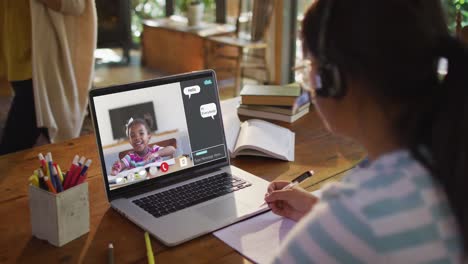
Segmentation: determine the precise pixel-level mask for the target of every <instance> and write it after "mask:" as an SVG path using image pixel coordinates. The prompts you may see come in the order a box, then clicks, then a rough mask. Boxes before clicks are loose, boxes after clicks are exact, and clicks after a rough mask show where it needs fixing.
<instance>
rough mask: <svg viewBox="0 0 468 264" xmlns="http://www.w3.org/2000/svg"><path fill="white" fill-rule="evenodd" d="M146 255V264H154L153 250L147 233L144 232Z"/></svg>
mask: <svg viewBox="0 0 468 264" xmlns="http://www.w3.org/2000/svg"><path fill="white" fill-rule="evenodd" d="M145 243H146V254H147V255H148V263H149V264H154V255H153V248H152V247H151V240H150V237H149V234H148V232H145Z"/></svg>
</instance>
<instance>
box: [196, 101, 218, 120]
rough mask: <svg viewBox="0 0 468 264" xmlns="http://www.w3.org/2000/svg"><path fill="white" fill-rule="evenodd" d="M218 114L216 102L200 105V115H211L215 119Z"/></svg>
mask: <svg viewBox="0 0 468 264" xmlns="http://www.w3.org/2000/svg"><path fill="white" fill-rule="evenodd" d="M217 114H218V109H217V108H216V104H215V103H209V104H204V105H202V106H200V115H201V117H203V118H207V117H211V118H212V119H214V116H215V115H217Z"/></svg>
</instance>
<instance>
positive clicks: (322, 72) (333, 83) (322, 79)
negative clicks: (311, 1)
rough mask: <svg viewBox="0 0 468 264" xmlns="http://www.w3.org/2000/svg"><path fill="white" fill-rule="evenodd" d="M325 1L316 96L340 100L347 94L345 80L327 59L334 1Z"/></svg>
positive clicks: (320, 36) (319, 46)
mask: <svg viewBox="0 0 468 264" xmlns="http://www.w3.org/2000/svg"><path fill="white" fill-rule="evenodd" d="M321 1H325V9H324V14H323V16H322V21H321V22H322V23H321V30H320V33H319V43H318V55H319V56H318V62H319V65H318V69H317V73H318V75H317V80H316V85H317V86H316V90H315V92H316V95H318V96H321V97H335V98H339V97H341V96H343V95H344V94H345V92H346V89H345V84H344V79H343V76H342V74H341V71H340V69H339V68H338V66H337V65H336V64H334V63H332V62H331V61H330V60H328V59H327V56H326V50H325V48H326V38H327V27H328V23H329V20H330V12H331V9H332V7H333V1H334V0H321Z"/></svg>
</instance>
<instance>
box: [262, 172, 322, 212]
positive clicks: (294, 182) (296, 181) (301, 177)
mask: <svg viewBox="0 0 468 264" xmlns="http://www.w3.org/2000/svg"><path fill="white" fill-rule="evenodd" d="M313 175H314V171H313V170H310V171H306V172H304V173H303V174H301V175H299V176H298V177H296V178H295V179H293V180H292V181H291V182H290V183H289V184H288V185H286V186H284V187H283V188H281V191H282V190H288V189H291V188H293V187H294V186H296V185H298V184H299V183H301V182H303V181H304V180H306V179H307V178H309V177H312V176H313ZM277 191H278V190H277ZM266 204H267V202H264V203H262V204H261V205H260V207H262V206H264V205H266Z"/></svg>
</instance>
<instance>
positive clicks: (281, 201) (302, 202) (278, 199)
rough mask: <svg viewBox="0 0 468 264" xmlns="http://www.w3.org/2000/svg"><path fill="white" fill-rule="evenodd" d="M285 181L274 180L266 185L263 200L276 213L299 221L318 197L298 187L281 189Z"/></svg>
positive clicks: (285, 183)
mask: <svg viewBox="0 0 468 264" xmlns="http://www.w3.org/2000/svg"><path fill="white" fill-rule="evenodd" d="M288 184H289V182H287V181H275V182H272V183H270V185H269V186H268V192H267V193H266V194H265V202H267V203H268V206H269V207H270V208H271V211H273V213H275V214H277V215H281V216H284V217H287V218H290V219H292V220H295V221H299V220H300V219H301V218H302V217H304V216H305V215H306V214H307V213H308V212H309V211H310V210H311V209H312V208H313V207H314V205H315V204H316V203H317V202H318V201H319V199H318V198H317V197H315V196H313V195H312V194H310V193H309V192H307V191H305V190H304V189H302V188H300V187H297V186H296V187H293V188H291V189H288V190H281V189H282V188H283V187H284V186H286V185H288Z"/></svg>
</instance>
